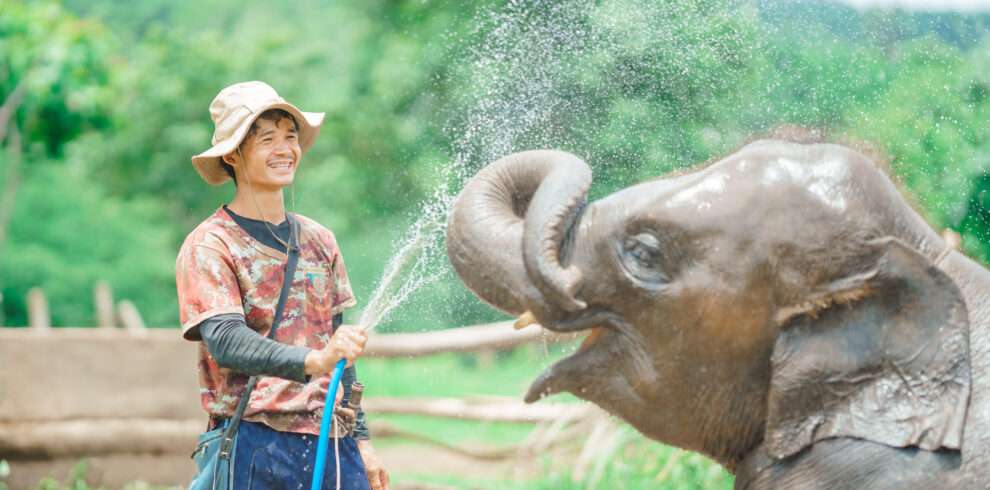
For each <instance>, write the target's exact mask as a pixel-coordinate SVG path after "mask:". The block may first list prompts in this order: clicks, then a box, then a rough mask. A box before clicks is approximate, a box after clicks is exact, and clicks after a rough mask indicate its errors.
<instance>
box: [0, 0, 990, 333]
mask: <svg viewBox="0 0 990 490" xmlns="http://www.w3.org/2000/svg"><path fill="white" fill-rule="evenodd" d="M988 32H990V15H986V14H967V15H963V14H939V15H936V14H921V13H911V12H906V11H900V10H877V11H869V12H861V11H856V10H853V9H851V8H847V7H843V6H839V5H837V4H832V3H824V2H812V1H806V2H786V1H771V0H760V1H754V2H739V1H732V0H719V1H714V2H712V1H702V0H683V1H667V2H654V1H641V0H610V1H590V0H574V1H569V2H555V1H550V0H529V1H518V0H491V1H478V2H474V3H462V2H451V1H436V2H434V1H430V2H424V1H421V0H396V1H385V0H364V1H355V0H340V1H334V2H320V1H317V0H299V1H296V2H292V3H282V2H257V1H233V0H222V1H216V2H199V1H192V0H169V1H164V0H147V1H142V2H138V3H132V2H126V3H125V2H119V1H114V0H85V1H83V0H67V1H65V2H62V3H56V2H50V1H32V0H2V2H0V104H2V105H0V189H2V191H0V192H2V193H3V194H2V196H0V292H2V294H3V316H4V317H5V318H6V324H7V325H11V326H18V325H24V324H25V323H26V321H27V320H26V312H25V307H24V304H25V301H24V296H25V294H26V291H27V290H28V288H30V287H34V286H40V287H42V288H44V289H45V291H46V293H47V294H48V296H49V298H50V302H51V309H52V317H53V323H54V324H55V325H59V326H88V325H92V324H94V322H95V321H94V311H93V306H92V301H91V296H92V292H91V287H92V284H93V282H94V281H96V280H97V279H103V280H106V281H108V282H109V283H110V284H111V286H112V287H113V289H114V293H115V295H116V296H117V297H119V298H127V299H130V300H132V301H134V302H135V303H136V304H137V305H138V307H139V309H140V310H141V312H142V314H143V315H144V317H145V321H146V322H147V323H148V324H149V325H151V326H156V327H173V328H174V327H177V326H178V325H177V324H178V311H177V307H176V300H175V291H174V278H173V277H174V276H173V265H174V260H175V255H176V253H177V251H178V248H179V246H180V245H181V243H182V240H183V238H184V237H185V235H186V234H187V233H188V232H189V231H190V230H191V229H192V228H193V227H194V226H195V225H196V224H197V223H198V222H199V221H201V220H202V219H203V218H205V217H206V216H207V215H209V214H210V213H211V212H213V211H214V210H215V209H216V207H218V206H219V205H220V204H221V203H223V202H228V201H229V199H230V198H231V197H232V196H233V187H232V186H221V187H212V186H209V185H208V184H206V183H204V182H203V181H202V180H200V178H199V176H198V175H197V174H196V172H195V171H194V170H193V168H192V166H191V164H190V161H189V158H190V156H192V155H194V154H196V153H199V152H201V151H203V150H204V149H205V148H206V147H207V146H208V144H209V142H210V137H211V135H212V122H211V121H210V119H209V114H208V111H207V108H208V106H209V103H210V101H211V100H212V99H213V97H214V96H215V95H216V93H217V92H218V91H219V90H220V89H221V88H223V87H224V86H226V85H229V84H231V83H235V82H238V81H244V80H264V81H266V82H268V83H269V84H271V85H272V86H274V87H275V88H276V89H277V90H278V91H279V92H280V94H282V95H283V96H284V97H286V98H287V99H288V100H290V101H292V102H293V103H295V104H296V105H298V106H299V107H301V108H303V109H304V110H309V111H326V112H327V113H328V119H327V122H326V124H325V125H324V128H323V131H322V133H321V136H320V138H319V140H318V141H317V143H316V145H315V146H314V147H313V148H312V149H311V150H310V151H309V153H308V154H307V155H306V157H305V159H304V160H303V163H304V165H303V167H301V169H300V174H299V175H300V179H298V180H297V184H298V185H297V188H296V201H297V205H296V211H297V212H300V213H302V214H306V215H309V216H312V217H314V218H316V219H317V220H319V221H321V222H322V223H324V224H325V225H326V226H328V227H329V228H331V229H332V230H334V232H335V233H336V234H337V236H338V240H339V242H340V244H341V248H342V250H343V252H344V257H345V259H346V260H347V264H348V272H349V275H350V276H351V280H352V282H353V284H354V286H355V289H356V293H357V294H358V297H359V299H360V300H362V301H366V300H367V299H368V297H369V296H370V294H371V292H372V290H373V289H374V287H375V285H376V284H377V282H378V281H379V279H380V277H381V274H382V270H383V268H384V267H385V264H386V262H387V261H388V259H389V257H391V256H392V255H393V254H394V253H395V251H396V249H397V247H398V246H399V245H401V244H402V243H403V242H404V241H405V240H407V239H408V237H409V236H410V234H412V233H414V232H416V230H422V229H426V230H427V231H426V232H425V233H427V234H428V235H429V236H430V238H429V240H432V241H433V242H436V240H437V239H438V238H437V237H439V236H442V233H441V232H438V231H437V230H438V229H441V228H442V216H443V211H444V209H445V207H444V205H443V203H444V202H445V201H446V200H447V199H449V198H450V196H453V195H455V194H456V192H457V191H458V190H459V188H460V186H461V185H463V182H464V180H465V179H466V178H467V177H469V176H470V175H472V174H473V173H474V172H475V171H477V169H479V168H480V167H481V166H482V165H484V164H485V163H487V162H488V161H490V160H492V159H494V158H497V157H499V156H501V155H504V154H506V153H509V152H512V151H516V150H521V149H525V148H531V147H534V146H549V147H554V148H560V149H566V150H569V151H572V152H574V153H577V154H579V155H581V156H583V157H585V158H586V159H587V160H588V161H589V163H591V164H592V165H593V167H594V168H595V173H596V183H595V185H594V187H593V188H592V198H596V197H600V196H601V195H604V194H607V193H609V192H612V191H613V190H615V189H617V188H620V187H624V186H626V185H629V184H631V183H633V182H636V181H639V180H643V179H646V178H651V177H653V176H656V175H659V174H661V173H663V172H666V171H669V170H672V169H675V168H678V167H684V166H689V165H693V164H696V163H701V162H704V161H705V160H707V159H709V158H712V157H716V156H718V155H720V154H723V153H725V152H728V151H731V150H732V149H734V148H735V147H737V146H738V145H740V144H742V143H743V142H745V141H746V140H747V139H748V138H750V137H751V136H752V135H755V134H760V133H763V132H766V131H767V130H769V129H770V128H771V127H774V126H779V125H788V124H796V125H803V126H809V127H813V128H823V129H825V130H827V131H828V132H829V133H830V134H833V135H835V136H837V137H844V138H848V139H865V140H867V141H870V142H872V143H874V144H876V145H877V146H879V147H880V148H881V149H884V150H886V151H887V152H888V153H889V155H890V156H891V157H892V162H891V165H890V169H891V172H892V173H893V174H895V176H896V177H897V178H898V180H899V181H900V182H901V183H902V184H903V186H904V187H905V189H906V193H907V194H909V195H910V196H913V197H912V198H913V199H914V202H915V204H916V205H917V206H918V208H919V209H920V210H921V211H922V212H923V213H924V214H925V215H926V217H927V218H928V219H929V220H930V222H931V223H932V224H933V226H936V227H939V228H946V227H951V228H954V229H956V230H959V231H960V232H961V233H962V234H963V237H964V242H963V246H964V249H965V250H966V251H967V252H968V253H969V254H970V255H972V256H973V257H975V258H977V259H978V260H981V261H983V263H985V264H986V263H987V262H988V261H990V124H988V121H990V98H988V90H990V34H988ZM424 216H425V217H426V218H427V220H426V221H427V222H426V224H425V225H424V224H423V219H424ZM417 223H419V224H418V225H417ZM431 223H432V224H431ZM417 226H418V228H417ZM429 240H428V241H429ZM434 245H435V244H434ZM429 250H430V254H431V257H428V258H427V259H425V262H423V264H422V265H421V267H420V269H421V270H419V271H417V272H415V274H421V275H422V274H427V275H430V276H431V277H432V278H433V279H432V280H431V282H429V287H424V288H421V289H420V290H418V291H416V292H414V293H413V294H412V295H411V296H410V297H409V298H408V300H407V301H406V302H405V303H404V304H403V305H402V306H401V307H400V308H399V309H397V310H396V312H395V314H394V315H392V316H390V317H389V319H388V321H387V322H386V323H385V324H383V326H382V328H383V330H388V329H392V330H402V329H405V330H410V329H413V330H415V329H434V328H442V327H448V326H455V325H463V324H468V323H477V322H483V321H489V320H494V319H496V318H497V314H495V313H493V312H492V311H491V310H490V309H489V308H487V307H486V306H484V305H482V304H480V303H479V302H478V301H477V300H475V299H474V298H473V297H472V296H471V295H470V293H468V292H467V291H466V290H465V289H464V288H463V286H461V285H460V283H459V282H458V281H457V280H456V278H455V277H454V276H453V275H452V274H451V273H450V272H449V270H447V269H445V268H444V267H445V263H446V258H445V257H444V256H443V254H442V247H438V246H434V247H433V248H431V249H429ZM448 269H449V267H448Z"/></svg>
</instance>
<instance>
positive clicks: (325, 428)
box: [310, 359, 347, 490]
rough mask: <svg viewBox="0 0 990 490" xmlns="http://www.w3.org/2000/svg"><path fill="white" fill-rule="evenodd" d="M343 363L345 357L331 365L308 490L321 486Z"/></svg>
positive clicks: (314, 489) (342, 372)
mask: <svg viewBox="0 0 990 490" xmlns="http://www.w3.org/2000/svg"><path fill="white" fill-rule="evenodd" d="M345 364H347V359H341V360H339V361H337V365H336V366H334V367H333V375H332V376H331V377H330V386H329V387H328V389H327V401H326V403H324V404H323V419H322V420H321V421H320V442H319V446H317V448H316V467H315V468H313V484H312V485H310V490H320V488H322V487H323V467H324V466H326V463H327V447H328V446H329V445H330V421H332V420H333V403H334V402H335V401H336V398H337V385H339V384H340V377H341V376H342V375H343V374H344V365H345Z"/></svg>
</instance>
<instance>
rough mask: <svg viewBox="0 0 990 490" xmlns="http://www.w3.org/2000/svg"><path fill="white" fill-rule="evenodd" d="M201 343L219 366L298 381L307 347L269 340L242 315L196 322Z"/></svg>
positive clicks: (303, 374)
mask: <svg viewBox="0 0 990 490" xmlns="http://www.w3.org/2000/svg"><path fill="white" fill-rule="evenodd" d="M199 332H200V334H202V336H203V342H204V343H205V344H206V348H207V349H209V351H210V354H211V355H212V356H213V359H214V360H215V361H217V364H219V365H220V366H223V367H226V368H230V369H233V370H235V371H237V372H239V373H244V374H248V375H256V374H261V375H265V376H276V377H279V378H284V379H288V380H292V381H298V382H300V383H306V382H307V381H308V379H307V376H306V365H305V362H306V354H308V353H309V351H310V349H308V348H306V347H298V346H294V345H288V344H283V343H281V342H276V341H274V340H271V339H269V338H267V337H265V336H263V335H261V334H260V333H258V332H255V331H254V330H252V329H251V328H249V327H248V326H247V323H246V322H245V321H244V315H239V314H236V313H232V314H228V315H217V316H215V317H212V318H208V319H206V320H204V321H203V323H200V324H199Z"/></svg>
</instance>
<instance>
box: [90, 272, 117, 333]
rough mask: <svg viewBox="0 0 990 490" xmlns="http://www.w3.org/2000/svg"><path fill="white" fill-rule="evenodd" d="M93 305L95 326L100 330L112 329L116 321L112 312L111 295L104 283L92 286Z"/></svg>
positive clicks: (108, 286)
mask: <svg viewBox="0 0 990 490" xmlns="http://www.w3.org/2000/svg"><path fill="white" fill-rule="evenodd" d="M93 303H94V304H95V306H96V325H97V326H98V327H100V328H114V327H116V326H117V321H116V319H115V318H114V312H113V293H112V292H111V291H110V285H109V284H107V283H106V282H104V281H96V283H95V284H93Z"/></svg>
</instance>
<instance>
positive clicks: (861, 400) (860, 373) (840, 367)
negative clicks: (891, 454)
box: [764, 238, 970, 459]
mask: <svg viewBox="0 0 990 490" xmlns="http://www.w3.org/2000/svg"><path fill="white" fill-rule="evenodd" d="M855 261H856V263H857V264H860V265H859V267H858V268H859V269H860V270H859V271H858V272H857V273H856V274H855V275H854V276H852V277H845V278H840V279H838V280H836V281H834V282H832V283H831V284H830V285H828V286H827V287H826V290H824V291H822V292H821V295H820V296H818V297H816V298H810V299H809V300H808V301H807V302H805V303H803V304H802V305H795V306H793V307H791V308H789V309H786V308H785V309H784V310H788V311H789V313H786V314H785V315H783V316H780V315H778V319H779V320H780V321H781V322H783V325H782V327H781V334H780V336H779V337H778V339H777V341H776V344H775V346H774V351H773V357H772V359H771V362H772V374H771V381H770V394H769V404H768V411H767V427H766V437H765V441H764V444H765V447H766V450H767V454H768V455H769V456H771V457H773V458H777V459H783V458H786V457H789V456H791V455H794V454H796V453H798V452H799V451H801V450H802V449H804V448H806V447H808V446H810V445H812V444H814V443H815V442H816V441H820V440H822V439H829V438H835V437H854V438H859V439H866V440H870V441H874V442H879V443H882V444H886V445H888V446H893V447H908V446H917V447H920V448H921V449H925V450H931V451H934V450H939V449H949V450H959V449H960V446H961V445H962V435H963V424H964V422H965V418H966V408H967V406H968V403H969V391H970V368H969V316H968V314H967V311H966V305H965V302H964V300H963V298H962V295H961V294H960V293H959V290H958V288H957V287H956V285H955V283H954V282H953V281H952V279H950V278H949V276H948V275H946V274H945V273H944V272H942V270H940V269H939V268H938V267H937V266H936V265H935V264H934V263H933V262H932V261H931V260H929V259H928V258H926V257H925V256H923V255H921V254H920V253H918V252H917V251H915V250H913V249H911V248H910V247H908V246H907V245H906V244H904V243H903V242H901V241H899V240H897V239H893V238H884V239H879V240H875V241H872V242H870V243H869V244H868V246H867V247H866V249H864V252H863V254H862V255H860V256H859V257H856V258H855Z"/></svg>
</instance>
